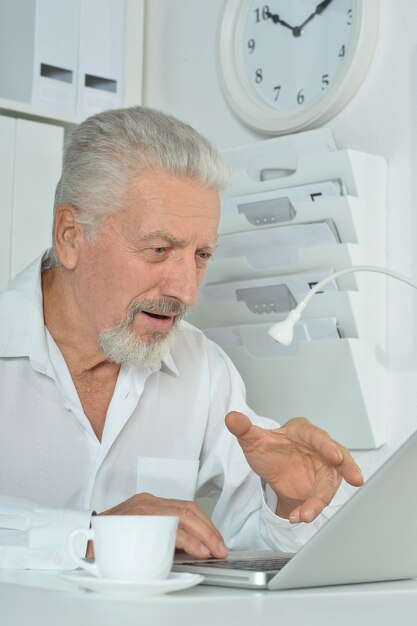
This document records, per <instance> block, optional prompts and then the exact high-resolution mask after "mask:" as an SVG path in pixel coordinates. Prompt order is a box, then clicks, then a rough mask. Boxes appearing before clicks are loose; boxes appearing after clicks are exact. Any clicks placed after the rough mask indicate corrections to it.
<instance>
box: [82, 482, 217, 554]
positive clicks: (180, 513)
mask: <svg viewBox="0 0 417 626" xmlns="http://www.w3.org/2000/svg"><path fill="white" fill-rule="evenodd" d="M98 515H174V516H175V517H179V520H180V521H179V525H178V530H177V542H176V548H177V549H179V550H184V552H186V553H187V554H189V555H191V556H192V557H195V558H202V559H205V558H207V557H208V556H209V555H212V556H214V557H215V558H217V559H222V558H225V557H226V556H227V548H226V546H225V545H224V542H223V538H222V536H221V534H220V532H219V531H218V530H217V528H216V527H215V526H214V524H213V523H212V522H211V520H210V519H209V518H208V517H207V515H206V514H205V513H204V512H203V511H202V510H201V509H200V507H199V506H197V504H195V503H194V502H188V501H186V500H170V499H166V498H157V497H155V496H153V495H151V494H150V493H139V494H137V495H135V496H133V497H132V498H129V500H125V501H124V502H122V503H121V504H118V505H117V506H115V507H113V508H112V509H108V510H107V511H103V512H102V513H98ZM87 556H88V557H90V556H92V553H91V547H90V548H89V550H88V553H87Z"/></svg>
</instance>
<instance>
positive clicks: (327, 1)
mask: <svg viewBox="0 0 417 626" xmlns="http://www.w3.org/2000/svg"><path fill="white" fill-rule="evenodd" d="M331 2H333V0H323V1H322V2H320V3H319V4H318V5H317V6H316V10H315V11H314V13H312V14H311V15H309V16H308V18H307V19H306V20H304V22H303V23H302V24H301V26H295V27H294V28H293V29H292V33H293V35H294V37H301V35H302V34H303V28H304V26H305V25H306V24H308V23H309V22H311V20H312V19H313V18H314V17H316V15H321V13H323V11H324V9H325V8H326V7H328V6H329V4H330V3H331Z"/></svg>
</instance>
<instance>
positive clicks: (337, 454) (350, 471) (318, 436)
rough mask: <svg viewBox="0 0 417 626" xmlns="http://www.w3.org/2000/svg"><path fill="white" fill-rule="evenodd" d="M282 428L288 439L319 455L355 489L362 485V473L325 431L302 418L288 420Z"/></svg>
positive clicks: (346, 451) (345, 450) (342, 448)
mask: <svg viewBox="0 0 417 626" xmlns="http://www.w3.org/2000/svg"><path fill="white" fill-rule="evenodd" d="M282 428H283V429H285V433H286V435H287V436H288V438H289V439H292V441H294V442H296V443H298V444H300V445H302V446H306V447H307V448H308V449H309V450H310V451H314V452H316V453H317V454H319V456H320V457H321V459H322V460H323V461H325V463H327V464H328V465H330V466H333V467H335V468H336V470H337V472H338V473H339V474H340V475H341V476H342V477H343V478H344V479H345V480H346V481H347V482H348V483H350V484H351V485H353V486H355V487H359V486H360V485H362V484H363V476H362V472H361V470H360V468H359V467H358V465H357V464H356V463H355V461H354V460H353V458H352V456H351V455H350V453H349V451H348V450H347V449H346V448H345V447H344V446H342V445H340V444H339V443H337V442H336V441H334V440H333V439H332V438H331V437H330V436H329V435H328V434H327V433H326V431H324V430H322V429H321V428H317V426H314V425H313V424H311V423H310V422H309V421H308V420H306V419H304V418H302V417H296V418H293V419H292V420H289V421H288V422H287V423H286V424H284V426H283V427H282Z"/></svg>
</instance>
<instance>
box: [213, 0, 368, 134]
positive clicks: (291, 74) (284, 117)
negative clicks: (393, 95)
mask: <svg viewBox="0 0 417 626" xmlns="http://www.w3.org/2000/svg"><path fill="white" fill-rule="evenodd" d="M377 31H378V0H323V1H321V2H318V0H269V2H268V3H267V4H266V3H265V4H264V3H261V2H260V1H259V0H226V2H225V6H224V10H223V13H222V16H221V24H220V29H219V42H218V50H219V69H220V77H221V83H222V87H223V90H224V93H225V96H226V99H227V100H228V102H229V104H230V106H231V107H232V108H233V110H234V111H235V112H236V114H237V115H238V116H239V117H240V118H241V119H242V120H243V121H244V122H245V123H246V124H248V125H249V126H251V127H253V128H256V129H259V130H261V131H264V132H267V133H272V134H285V133H291V132H296V131H299V130H302V129H307V128H312V127H315V126H318V125H320V124H322V123H324V122H326V121H327V120H329V119H330V118H332V117H333V116H334V115H336V114H337V113H338V112H339V111H340V110H341V109H342V108H343V107H344V106H345V105H346V104H347V103H348V102H349V100H350V99H351V98H352V96H353V95H354V94H355V92H356V91H357V89H358V88H359V86H360V85H361V83H362V81H363V79H364V78H365V75H366V73H367V71H368V68H369V65H370V63H371V60H372V56H373V53H374V50H375V46H376V40H377Z"/></svg>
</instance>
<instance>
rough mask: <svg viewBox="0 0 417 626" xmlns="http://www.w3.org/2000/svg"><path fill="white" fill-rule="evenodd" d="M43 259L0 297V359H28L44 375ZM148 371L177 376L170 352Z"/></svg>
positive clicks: (45, 346) (45, 365) (46, 356)
mask: <svg viewBox="0 0 417 626" xmlns="http://www.w3.org/2000/svg"><path fill="white" fill-rule="evenodd" d="M43 258H44V255H41V256H39V257H37V258H36V259H35V260H34V261H33V262H32V263H31V264H30V265H29V266H28V267H27V268H26V269H24V270H23V271H22V272H21V273H20V274H18V275H17V276H16V278H14V279H13V280H12V282H11V283H10V284H9V286H8V287H7V289H6V290H5V291H3V292H2V293H1V294H0V357H29V359H30V361H31V363H32V364H33V365H34V366H35V368H36V369H37V370H39V371H41V372H44V373H46V372H47V369H48V366H49V351H48V342H47V338H46V333H45V324H44V318H43V301H42V284H41V268H42V261H43ZM151 369H152V371H157V370H159V369H163V370H165V371H168V372H169V373H171V374H173V375H175V376H179V371H178V368H177V365H176V363H175V361H174V358H173V356H172V354H171V352H167V354H166V355H165V356H164V357H163V359H162V361H161V362H160V363H157V364H155V365H154V366H152V367H151Z"/></svg>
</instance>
